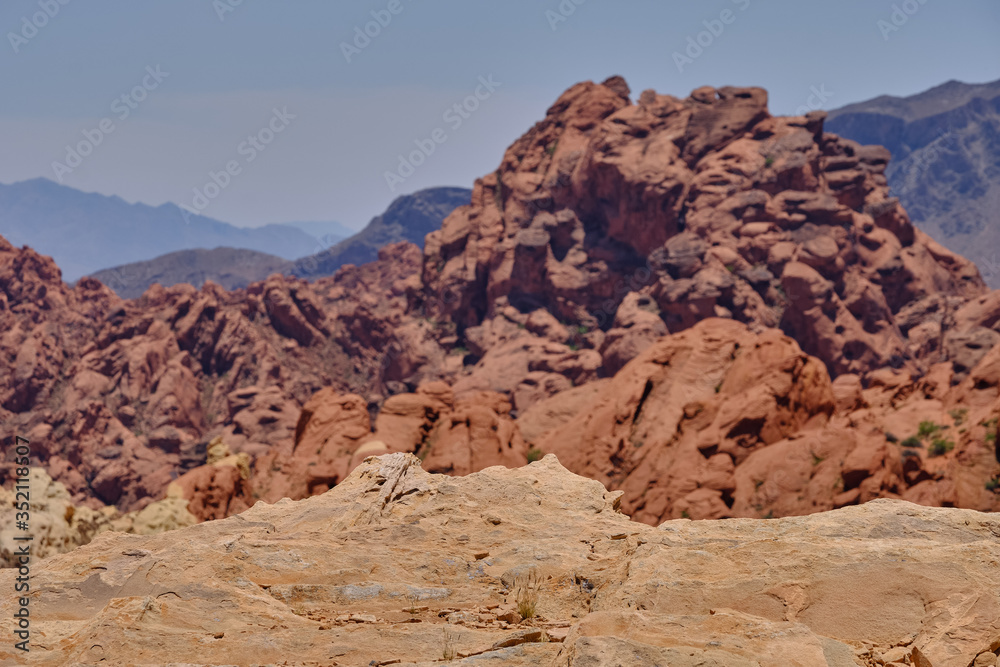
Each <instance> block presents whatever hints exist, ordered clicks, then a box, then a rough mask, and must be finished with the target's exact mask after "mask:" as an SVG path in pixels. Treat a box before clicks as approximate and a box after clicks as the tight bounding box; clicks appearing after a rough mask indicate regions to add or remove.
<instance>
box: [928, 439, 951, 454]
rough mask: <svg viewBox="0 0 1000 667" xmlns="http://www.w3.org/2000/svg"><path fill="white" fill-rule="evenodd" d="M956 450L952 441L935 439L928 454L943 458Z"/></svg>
mask: <svg viewBox="0 0 1000 667" xmlns="http://www.w3.org/2000/svg"><path fill="white" fill-rule="evenodd" d="M953 449H955V443H954V442H952V441H951V440H946V439H945V438H934V441H933V442H932V443H931V446H930V449H928V450H927V452H928V453H929V454H930V455H931V456H941V455H943V454H946V453H948V452H950V451H951V450H953Z"/></svg>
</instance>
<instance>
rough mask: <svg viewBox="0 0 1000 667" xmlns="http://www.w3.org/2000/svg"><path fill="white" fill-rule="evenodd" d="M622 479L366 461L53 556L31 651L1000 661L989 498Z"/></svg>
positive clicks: (52, 654)
mask: <svg viewBox="0 0 1000 667" xmlns="http://www.w3.org/2000/svg"><path fill="white" fill-rule="evenodd" d="M620 498H621V492H617V491H616V492H609V491H607V490H606V489H605V488H604V487H603V486H602V485H601V484H600V483H599V482H597V481H594V480H588V479H585V478H583V477H578V476H576V475H574V474H572V473H570V472H569V471H568V470H566V469H565V468H563V467H562V466H561V465H560V464H559V462H558V461H557V460H556V458H555V456H552V455H549V456H546V457H545V458H544V459H542V460H541V461H538V462H536V463H533V464H531V465H528V466H525V467H522V468H518V469H506V468H502V467H492V468H487V469H486V470H483V471H481V472H478V473H474V474H471V475H467V476H465V477H449V476H444V475H434V474H430V473H428V472H426V471H424V470H423V469H421V467H420V461H419V459H417V458H416V457H414V456H412V455H409V454H403V453H397V454H389V455H385V456H382V457H371V458H368V459H366V460H365V461H364V462H363V463H362V464H361V465H360V466H358V467H357V468H356V469H355V470H354V471H353V472H352V473H351V475H350V476H349V477H348V478H347V479H346V480H345V481H344V482H342V483H341V484H338V485H337V486H336V487H335V488H333V489H332V490H330V491H329V492H327V493H324V494H322V495H318V496H314V497H311V498H308V499H306V500H302V501H290V500H283V501H280V502H278V503H276V504H274V505H267V504H265V503H258V504H256V505H255V506H254V507H253V508H251V509H249V510H247V511H246V512H243V513H242V514H239V515H236V516H232V517H229V518H227V519H224V520H220V521H211V522H207V523H203V524H198V525H195V526H191V527H188V528H183V529H181V530H179V531H175V532H171V533H168V534H161V535H151V536H139V535H128V534H121V533H104V534H101V535H99V536H98V537H97V538H96V539H95V540H94V541H93V542H92V543H91V544H89V545H87V546H84V547H82V548H80V549H77V550H75V551H73V552H71V553H68V554H62V555H59V556H54V557H51V558H48V559H46V560H44V561H41V562H39V563H37V564H36V565H35V567H34V568H33V570H32V582H31V583H32V591H31V599H30V609H31V618H32V633H33V642H34V643H33V646H32V651H31V658H32V660H31V662H32V663H33V664H53V665H55V664H59V665H63V664H91V663H101V662H105V663H107V664H125V663H128V664H153V663H155V664H166V663H185V664H220V663H221V664H242V665H249V664H260V663H268V664H282V665H293V664H294V665H386V664H402V665H407V664H426V665H429V664H432V663H434V664H436V663H440V662H453V663H454V664H464V665H474V664H476V665H478V664H482V665H485V664H502V665H558V666H566V667H568V666H570V665H579V666H582V665H588V666H595V667H597V666H602V665H607V666H609V667H610V666H611V665H624V664H628V665H653V664H661V665H663V664H669V665H672V666H681V665H690V666H694V665H701V666H706V667H707V666H719V667H722V666H725V667H734V666H742V665H746V666H751V665H759V666H766V665H775V666H779V665H780V666H781V667H788V666H789V665H802V666H808V667H815V666H816V665H836V666H838V667H840V666H845V667H847V666H851V665H865V666H873V665H905V664H912V665H921V666H927V665H933V667H969V666H970V665H975V666H977V667H981V666H984V665H995V664H996V660H997V657H996V652H997V651H998V650H1000V596H998V594H997V591H998V590H1000V541H998V537H1000V518H998V517H996V516H994V515H991V514H984V513H980V512H976V511H972V510H961V509H943V508H929V507H920V506H917V505H913V504H910V503H907V502H904V501H899V500H876V501H873V502H870V503H867V504H865V505H861V506H855V507H846V508H844V509H840V510H835V511H831V512H825V513H821V514H815V515H811V516H805V517H791V518H784V519H773V520H763V519H729V520H724V521H698V522H692V521H689V520H685V519H678V520H673V521H668V522H666V523H663V524H662V525H660V526H659V527H652V526H649V525H646V524H642V523H638V522H632V521H631V520H630V519H629V518H628V517H627V516H625V515H623V514H621V513H620V511H619V509H618V508H619V501H620ZM16 576H17V575H16V572H15V571H13V570H5V571H2V572H0V588H2V589H4V590H12V589H13V583H14V577H16ZM12 604H13V600H12V598H11V597H10V596H3V598H2V600H0V616H2V617H3V618H6V619H10V618H11V613H12V611H13V608H12V606H11V605H12ZM6 623H7V624H9V620H8V621H7V622H6ZM12 650H13V649H11V648H10V646H9V644H6V645H4V646H3V647H0V662H4V664H8V663H9V661H12V660H13V661H17V660H19V659H20V658H21V657H22V656H20V655H14V654H13V652H12Z"/></svg>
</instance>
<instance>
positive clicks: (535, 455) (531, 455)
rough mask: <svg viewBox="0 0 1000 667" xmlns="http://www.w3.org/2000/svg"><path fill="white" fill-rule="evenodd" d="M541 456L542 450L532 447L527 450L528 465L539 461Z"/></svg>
mask: <svg viewBox="0 0 1000 667" xmlns="http://www.w3.org/2000/svg"><path fill="white" fill-rule="evenodd" d="M542 456H543V454H542V450H540V449H539V448H538V447H532V448H531V449H529V450H528V463H534V462H535V461H538V460H539V459H541V458H542Z"/></svg>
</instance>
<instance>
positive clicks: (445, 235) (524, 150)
mask: <svg viewBox="0 0 1000 667" xmlns="http://www.w3.org/2000/svg"><path fill="white" fill-rule="evenodd" d="M823 119H824V114H823V113H822V112H815V113H811V114H809V115H808V116H806V117H788V118H776V117H771V116H770V114H769V113H768V110H767V95H766V93H765V92H764V91H763V90H761V89H759V88H731V87H727V88H721V89H713V88H709V87H705V88H699V89H698V90H696V91H694V92H693V93H692V95H691V96H690V97H689V98H687V99H678V98H674V97H671V96H669V95H658V94H656V93H655V92H653V91H651V90H647V91H645V92H643V93H642V94H641V95H640V96H639V98H638V102H637V103H632V101H631V100H630V98H629V89H628V86H626V85H625V83H624V81H623V80H621V79H620V78H617V77H616V78H613V79H610V80H608V81H606V82H604V83H603V84H594V83H590V82H588V83H581V84H578V85H576V86H573V87H572V88H570V89H569V90H568V91H566V92H565V93H564V94H563V95H562V96H561V97H560V98H559V100H558V101H557V102H556V103H555V104H554V105H553V106H552V107H551V108H550V109H549V111H548V113H547V115H546V117H545V119H544V120H542V121H541V122H539V123H537V124H536V125H535V126H534V127H533V128H532V129H531V130H530V131H528V132H527V133H526V134H525V135H523V136H522V137H521V138H520V139H518V140H517V141H516V142H515V143H514V144H513V145H511V147H510V148H509V149H508V150H507V152H506V154H505V155H504V158H503V161H502V162H501V164H500V167H499V168H498V169H497V170H496V172H495V173H493V174H490V175H488V176H485V177H483V178H481V179H479V180H478V181H477V182H476V186H475V189H474V190H473V195H472V203H471V205H469V206H466V207H462V208H460V209H458V210H456V211H455V212H454V213H453V214H452V215H450V216H449V217H448V218H446V219H445V221H444V223H443V226H442V228H441V230H440V231H437V232H433V233H431V234H430V235H428V237H427V242H426V245H425V252H424V260H423V273H422V275H423V291H422V293H421V294H422V297H423V301H422V302H421V303H422V305H423V307H424V308H425V310H426V312H428V313H429V314H430V316H431V317H433V318H436V319H446V320H449V321H452V322H454V323H455V325H456V327H457V329H458V331H459V332H460V334H462V333H463V332H464V335H465V338H466V339H468V341H469V342H470V343H473V344H474V339H475V338H477V337H479V336H480V333H479V332H480V330H481V329H484V328H486V329H496V328H497V324H496V322H497V320H500V319H504V318H506V319H511V315H510V313H509V309H510V308H511V307H513V308H514V309H515V310H517V311H520V312H523V313H531V312H532V311H536V310H538V309H544V310H546V311H548V312H549V313H551V314H552V315H554V316H555V317H556V318H559V319H561V320H563V321H564V322H565V323H567V324H568V325H569V326H570V328H571V330H572V329H573V328H581V329H585V330H590V331H593V330H595V329H596V330H600V331H601V332H602V333H608V334H609V335H608V337H607V339H606V340H601V341H599V340H593V339H592V338H591V339H588V338H587V337H586V336H584V337H582V338H581V340H579V341H577V342H578V343H579V344H580V347H593V348H595V349H598V350H599V351H601V352H602V354H603V355H604V362H605V363H606V364H608V365H609V366H608V369H609V371H610V372H608V373H607V374H612V373H613V371H614V370H617V368H618V367H620V366H621V365H622V364H623V362H625V361H627V360H628V358H630V357H629V356H628V355H629V354H632V353H633V352H637V351H638V350H639V349H641V347H642V346H643V345H645V344H646V343H647V342H648V341H649V340H651V339H652V338H654V337H656V336H658V335H661V334H662V333H663V332H664V331H666V330H669V331H670V332H676V331H681V330H683V329H686V328H689V327H691V326H693V325H694V324H695V323H696V322H698V321H700V320H702V319H704V318H707V317H726V318H732V319H735V320H737V321H741V322H743V323H746V324H749V325H751V326H752V327H753V328H754V329H755V330H761V329H763V328H767V327H780V328H781V329H782V330H784V331H785V333H787V334H788V335H790V336H792V337H793V338H795V339H796V340H797V341H798V342H799V344H800V345H801V346H802V348H803V350H804V351H806V352H807V353H809V354H812V355H814V356H816V357H818V358H819V359H821V360H822V361H823V363H824V364H826V366H827V368H828V370H829V371H830V372H831V373H832V374H835V375H836V374H841V373H858V374H864V373H867V372H870V371H874V370H877V369H879V368H883V367H885V366H892V367H895V368H905V369H908V370H911V371H917V372H923V371H925V370H926V368H927V366H928V363H933V362H935V361H938V359H937V358H936V356H935V355H938V354H940V353H941V349H940V346H939V345H938V346H936V345H934V344H927V343H928V342H929V341H934V340H937V341H939V340H940V338H941V334H942V333H944V334H947V333H949V331H950V330H952V329H954V327H952V328H951V329H949V323H948V322H947V321H946V322H945V323H944V324H943V325H942V317H943V315H944V313H943V311H944V310H945V309H946V308H947V306H946V305H945V304H944V301H945V299H946V297H955V298H956V299H957V301H958V302H959V303H964V302H965V301H967V300H969V299H973V298H976V297H979V296H981V295H983V294H985V292H986V289H985V286H984V284H983V281H982V279H981V278H980V276H979V274H978V273H977V271H976V269H975V267H974V266H973V265H972V264H971V263H970V262H967V261H965V260H964V259H962V258H960V257H958V256H957V255H955V254H953V253H951V252H949V251H947V250H945V249H944V248H942V247H941V246H940V245H938V244H937V243H935V242H934V241H932V240H931V239H930V238H929V237H927V236H926V235H924V234H923V233H921V232H920V231H919V230H917V229H915V228H914V227H913V225H911V224H910V221H909V220H908V219H907V216H906V212H905V211H904V210H903V209H902V207H901V206H900V205H899V203H898V201H897V200H895V199H893V198H891V197H890V196H889V191H888V186H887V183H886V178H885V174H884V172H885V168H886V164H887V162H888V159H889V154H888V152H887V151H885V150H884V149H882V148H880V147H878V146H860V145H858V144H857V143H855V142H852V141H848V140H844V139H840V138H838V137H836V136H835V135H832V134H829V133H825V132H824V131H823ZM639 299H641V300H643V303H644V304H645V306H644V310H645V311H646V312H648V313H652V314H654V317H656V318H658V319H659V320H661V321H660V322H656V321H655V320H654V319H651V318H649V317H646V316H643V317H642V319H641V320H637V319H636V315H637V314H639V313H637V309H636V301H637V300H639ZM904 310H905V311H910V312H912V311H913V310H920V311H922V312H926V313H930V316H929V317H927V318H925V319H923V320H922V323H923V324H924V327H925V329H926V331H925V330H923V329H922V330H921V331H920V332H919V336H917V337H910V336H909V335H908V334H909V331H908V329H909V328H910V327H912V326H913V325H914V324H915V322H914V323H904V322H901V321H900V312H901V311H904ZM490 322H492V323H493V324H490ZM906 324H909V325H910V326H909V327H907V326H906ZM977 324H978V323H977ZM966 326H967V327H972V326H975V325H974V324H972V323H967V324H966ZM637 327H638V328H637ZM623 328H626V329H635V331H634V332H633V333H632V334H630V335H629V336H628V337H627V338H623V333H622V332H621V331H620V330H621V329H623ZM609 329H611V331H609ZM470 332H471V333H470ZM963 333H964V331H963ZM459 344H462V343H461V341H460V343H459ZM468 347H470V349H472V347H473V345H468ZM491 352H492V354H501V352H500V350H499V349H496V350H493V351H491ZM488 354H489V353H488ZM488 354H487V356H488ZM928 360H929V361H928ZM480 363H482V364H486V363H487V359H486V358H485V357H484V358H483V360H482V361H481V362H480ZM494 363H495V365H501V364H502V362H500V361H497V362H494Z"/></svg>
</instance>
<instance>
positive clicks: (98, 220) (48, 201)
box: [0, 178, 353, 282]
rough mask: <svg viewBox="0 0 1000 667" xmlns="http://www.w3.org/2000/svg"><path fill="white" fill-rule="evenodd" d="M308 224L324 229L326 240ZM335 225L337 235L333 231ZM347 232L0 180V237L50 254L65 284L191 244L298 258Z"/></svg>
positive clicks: (331, 225)
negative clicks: (247, 222)
mask: <svg viewBox="0 0 1000 667" xmlns="http://www.w3.org/2000/svg"><path fill="white" fill-rule="evenodd" d="M306 230H315V231H322V232H323V234H325V235H326V238H325V240H322V239H320V238H317V236H319V235H317V234H314V233H311V232H310V231H306ZM338 231H339V232H340V234H341V236H336V235H335V234H336V232H338ZM352 231H353V230H350V229H347V228H345V227H343V226H342V225H339V224H338V223H291V224H274V225H266V226H264V227H257V228H244V227H236V226H234V225H230V224H227V223H225V222H220V221H218V220H213V219H212V218H207V217H204V216H200V215H189V216H186V215H185V214H184V213H182V209H180V208H179V207H178V206H175V205H174V204H163V205H162V206H155V207H154V206H148V205H146V204H129V203H128V202H126V201H124V200H123V199H121V198H119V197H108V196H105V195H100V194H95V193H87V192H81V191H79V190H75V189H73V188H70V187H67V186H64V185H59V184H58V183H55V182H53V181H50V180H47V179H43V178H36V179H33V180H30V181H22V182H20V183H14V184H11V185H2V184H0V235H3V236H4V237H6V238H7V239H8V240H9V241H10V242H11V243H13V244H14V245H16V246H21V245H28V246H30V247H32V248H33V249H35V250H37V251H38V252H41V253H42V254H45V255H49V256H51V257H52V258H53V259H54V260H55V261H56V264H58V265H59V268H60V269H62V272H63V278H64V279H65V280H66V281H68V282H72V281H75V280H77V279H78V278H80V277H81V276H84V275H87V274H90V273H93V272H95V271H98V270H100V269H104V268H106V267H109V266H119V265H122V264H131V263H134V262H138V261H144V260H149V259H153V258H156V257H159V256H161V255H164V254H166V253H172V252H175V251H178V250H190V249H194V248H216V247H219V246H225V247H231V248H243V249H247V250H256V251H258V252H263V253H268V254H270V255H277V256H279V257H281V258H283V259H286V260H291V259H297V258H299V257H303V256H306V255H310V254H312V253H315V252H317V251H319V250H321V249H323V248H327V247H329V246H330V245H331V244H332V243H334V242H336V241H338V240H339V239H340V238H342V236H347V235H350V234H351V233H352Z"/></svg>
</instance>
